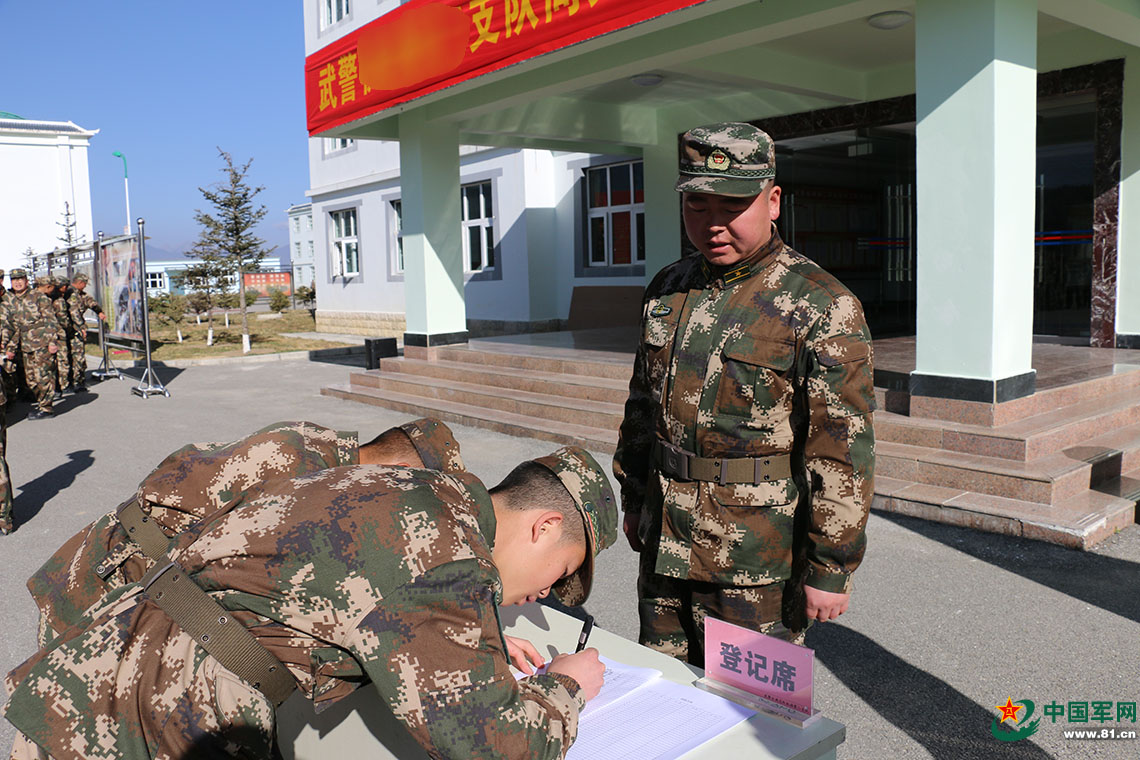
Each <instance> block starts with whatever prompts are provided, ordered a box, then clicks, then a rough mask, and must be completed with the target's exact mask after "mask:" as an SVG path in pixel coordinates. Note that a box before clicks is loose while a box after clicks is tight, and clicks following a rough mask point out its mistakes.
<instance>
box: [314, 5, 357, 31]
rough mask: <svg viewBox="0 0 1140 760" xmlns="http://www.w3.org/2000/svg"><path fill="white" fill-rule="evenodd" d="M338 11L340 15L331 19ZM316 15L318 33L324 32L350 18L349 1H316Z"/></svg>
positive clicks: (350, 7)
mask: <svg viewBox="0 0 1140 760" xmlns="http://www.w3.org/2000/svg"><path fill="white" fill-rule="evenodd" d="M338 10H339V11H341V13H340V15H339V16H337V17H336V18H333V16H334V15H335V13H336V12H337V11H338ZM317 14H318V16H319V18H318V21H319V27H320V31H321V32H324V31H325V30H327V29H331V28H332V27H334V26H336V25H337V24H339V23H340V22H342V21H344V20H345V19H347V18H350V17H351V16H352V4H351V0H317Z"/></svg>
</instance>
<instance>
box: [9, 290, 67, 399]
mask: <svg viewBox="0 0 1140 760" xmlns="http://www.w3.org/2000/svg"><path fill="white" fill-rule="evenodd" d="M11 279H12V292H11V293H9V295H8V311H9V314H10V317H11V322H10V326H5V328H4V334H3V337H2V338H0V344H3V351H4V354H5V356H6V357H7V359H8V360H9V361H11V360H13V359H15V358H16V354H17V352H18V353H20V354H21V355H22V359H23V362H24V378H25V380H26V381H27V383H28V388H29V389H30V390H31V391H32V392H33V393H34V394H35V396H36V405H35V408H33V409H32V411H31V412H29V413H28V419H30V420H38V419H41V418H43V417H50V416H52V415H54V414H55V411H54V410H53V409H52V403H51V402H52V372H53V370H54V360H53V358H52V357H53V355H54V354H55V353H56V352H57V351H59V335H60V327H59V322H58V320H56V318H55V310H54V309H53V308H52V305H51V299H50V298H48V297H47V296H46V295H45V294H44V293H43V292H41V291H39V290H33V289H31V288H29V287H28V273H27V270H24V269H13V270H12V277H11Z"/></svg>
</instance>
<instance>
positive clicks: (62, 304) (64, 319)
mask: <svg viewBox="0 0 1140 760" xmlns="http://www.w3.org/2000/svg"><path fill="white" fill-rule="evenodd" d="M48 298H51V308H52V310H53V311H54V312H55V321H56V322H58V323H59V339H60V340H62V341H65V340H67V338H68V333H70V332H71V313H70V312H69V311H68V308H67V299H66V298H64V297H62V296H56V297H55V298H52V297H51V296H48Z"/></svg>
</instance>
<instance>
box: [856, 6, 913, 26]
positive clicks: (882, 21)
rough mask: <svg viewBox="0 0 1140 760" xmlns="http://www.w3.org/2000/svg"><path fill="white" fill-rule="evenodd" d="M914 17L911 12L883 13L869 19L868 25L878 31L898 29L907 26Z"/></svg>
mask: <svg viewBox="0 0 1140 760" xmlns="http://www.w3.org/2000/svg"><path fill="white" fill-rule="evenodd" d="M913 18H914V17H913V16H912V15H911V14H910V12H909V11H883V12H882V13H876V14H875V15H874V16H870V17H868V18H867V23H868V24H870V25H871V26H873V27H875V28H876V29H886V30H890V29H898V28H899V27H901V26H906V25H907V24H909V23H910V22H911V19H913Z"/></svg>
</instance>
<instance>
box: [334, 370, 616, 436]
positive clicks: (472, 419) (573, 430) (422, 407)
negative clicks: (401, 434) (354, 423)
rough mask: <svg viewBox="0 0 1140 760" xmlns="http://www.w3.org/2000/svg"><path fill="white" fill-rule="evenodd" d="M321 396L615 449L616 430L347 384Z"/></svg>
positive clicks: (486, 427)
mask: <svg viewBox="0 0 1140 760" xmlns="http://www.w3.org/2000/svg"><path fill="white" fill-rule="evenodd" d="M321 395H322V396H332V397H334V398H340V399H344V400H346V401H355V402H357V403H367V404H374V405H376V406H383V407H385V408H388V409H393V410H395V411H399V412H406V413H408V414H413V415H420V416H430V417H437V418H439V419H441V420H443V421H444V422H456V423H459V424H461V425H468V426H470V427H479V428H484V429H488V430H494V431H496V432H500V433H506V434H508V435H515V436H518V437H521V438H535V439H538V440H544V441H550V442H553V443H561V444H572V445H576V446H582V447H583V448H586V449H589V450H590V451H598V452H603V453H606V454H613V453H614V450H615V449H616V448H617V431H610V430H605V429H602V428H592V427H587V426H585V425H575V424H573V423H568V422H553V421H551V420H546V419H543V418H541V417H530V416H528V415H522V414H514V413H511V412H499V411H496V410H493V409H486V408H484V407H479V406H472V405H470V404H463V403H460V402H456V401H444V400H441V399H425V398H421V397H419V396H409V395H407V394H403V393H381V392H379V391H377V390H376V389H370V388H360V387H359V386H350V385H348V384H343V383H341V384H334V385H329V386H325V387H323V388H321Z"/></svg>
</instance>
